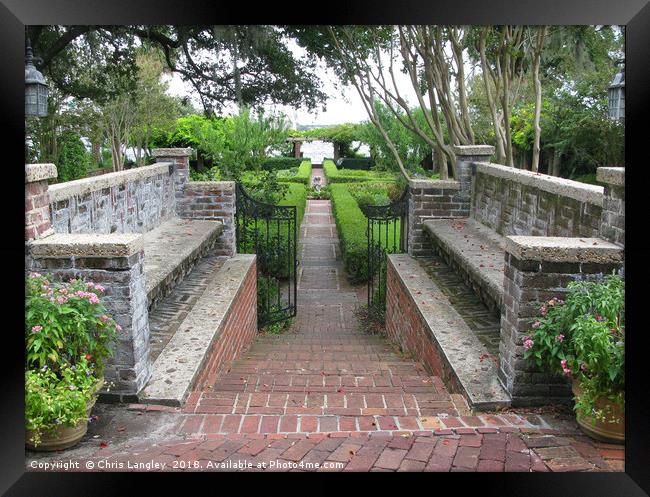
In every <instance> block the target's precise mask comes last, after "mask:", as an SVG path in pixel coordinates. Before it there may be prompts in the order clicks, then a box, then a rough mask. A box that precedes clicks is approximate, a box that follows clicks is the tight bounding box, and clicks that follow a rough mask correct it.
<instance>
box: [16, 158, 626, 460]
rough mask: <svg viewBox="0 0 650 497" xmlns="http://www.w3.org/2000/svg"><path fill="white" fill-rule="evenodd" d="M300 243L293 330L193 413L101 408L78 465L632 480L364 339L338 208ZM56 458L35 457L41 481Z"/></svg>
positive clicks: (588, 451)
mask: <svg viewBox="0 0 650 497" xmlns="http://www.w3.org/2000/svg"><path fill="white" fill-rule="evenodd" d="M315 174H318V170H315ZM300 235H301V241H300V252H299V254H300V255H299V257H300V269H299V281H298V292H299V300H298V317H297V318H296V319H295V321H294V323H293V324H292V326H291V328H290V329H289V330H288V331H286V332H285V333H283V334H281V335H268V336H260V337H258V339H257V340H256V341H255V343H254V344H253V345H252V347H251V348H250V350H248V351H247V352H246V353H245V354H244V356H243V357H242V358H241V359H239V360H237V361H235V362H234V363H233V364H232V366H231V367H230V369H229V370H227V371H224V372H223V373H222V374H221V375H220V376H219V377H218V378H217V381H216V382H215V384H214V385H210V386H209V387H208V388H206V389H205V390H203V391H195V392H193V393H192V394H191V395H190V397H189V399H188V402H187V404H186V406H185V407H184V408H183V409H173V408H165V407H161V406H148V407H147V406H141V405H131V406H129V408H128V409H125V407H124V406H121V407H114V406H109V405H98V406H97V407H96V410H95V412H96V413H98V416H99V419H98V421H97V422H96V423H93V424H91V427H90V430H89V435H88V436H87V437H86V438H85V439H84V441H82V443H81V444H80V445H79V446H78V447H76V448H74V449H72V450H68V451H66V452H65V458H66V459H75V458H76V459H77V460H79V461H81V467H80V468H79V469H80V470H83V469H84V465H85V462H86V461H90V462H91V464H93V465H94V466H93V468H92V469H93V470H96V469H98V468H99V469H101V470H116V471H124V470H129V469H130V470H148V469H150V468H153V469H159V470H160V469H161V470H230V471H232V470H237V469H249V470H283V471H287V470H291V471H300V470H343V469H344V470H347V471H394V470H404V471H423V470H424V471H450V470H451V471H504V470H505V471H548V470H565V471H566V470H571V471H573V470H577V471H584V470H588V471H594V470H606V471H611V470H622V469H623V467H622V466H623V462H622V458H623V451H622V448H621V447H620V446H610V445H607V444H593V443H592V442H590V441H589V440H588V439H587V438H585V437H582V436H580V435H579V434H578V432H577V431H576V428H575V423H571V422H566V421H565V422H561V421H557V420H555V419H550V418H549V417H547V416H538V415H525V414H515V413H501V414H497V413H493V414H481V415H471V413H470V412H469V410H468V409H467V404H466V403H465V401H464V399H463V398H462V396H460V395H455V394H450V393H449V392H447V390H446V389H445V386H444V384H443V383H442V381H441V380H440V378H438V377H435V376H430V375H428V374H427V372H426V371H425V370H424V368H423V367H422V366H421V365H420V364H418V363H416V362H414V361H412V360H411V359H409V358H408V357H404V356H403V355H402V354H400V353H399V351H397V350H395V349H394V348H393V347H392V346H391V344H389V343H388V342H387V341H386V340H385V339H384V338H383V337H380V336H376V335H369V334H367V333H365V332H364V331H362V330H361V328H360V325H359V322H358V320H357V318H356V316H355V313H354V310H355V307H356V306H357V305H358V304H359V303H360V302H363V301H364V300H365V295H364V291H365V288H354V287H351V286H350V285H349V284H348V283H347V280H346V278H345V274H344V272H343V268H342V263H341V260H340V252H339V243H338V238H337V232H336V226H335V224H334V220H333V218H332V215H331V206H330V203H329V201H327V200H310V201H308V204H307V209H306V212H305V216H304V220H303V225H302V226H301V233H300ZM57 457H58V458H59V459H61V458H62V456H61V455H58V456H57V455H54V456H52V455H51V454H50V455H37V454H34V453H28V454H27V460H28V461H27V462H28V469H32V468H30V462H31V461H32V460H36V461H51V460H56V459H57ZM139 463H142V464H145V463H146V464H149V465H150V466H149V467H147V466H144V467H141V466H138V464H139ZM156 464H158V466H155V465H156ZM162 464H165V466H164V467H161V466H160V465H162ZM102 465H103V466H102ZM249 465H250V466H249ZM258 465H259V466H258ZM323 465H325V466H323Z"/></svg>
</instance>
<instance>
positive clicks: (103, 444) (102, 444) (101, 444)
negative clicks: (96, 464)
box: [99, 442, 108, 449]
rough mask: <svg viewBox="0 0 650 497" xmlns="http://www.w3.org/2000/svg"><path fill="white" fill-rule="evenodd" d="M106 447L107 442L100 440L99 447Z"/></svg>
mask: <svg viewBox="0 0 650 497" xmlns="http://www.w3.org/2000/svg"><path fill="white" fill-rule="evenodd" d="M106 447H108V444H107V443H106V442H100V443H99V448H100V449H105V448H106Z"/></svg>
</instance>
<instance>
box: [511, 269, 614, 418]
mask: <svg viewBox="0 0 650 497" xmlns="http://www.w3.org/2000/svg"><path fill="white" fill-rule="evenodd" d="M532 327H533V332H532V334H531V335H529V336H526V337H524V341H523V345H524V349H525V352H524V358H526V359H528V360H530V361H531V362H534V363H535V364H536V365H537V366H538V367H540V368H543V369H545V370H547V371H548V372H550V373H554V374H562V375H564V376H566V377H568V378H572V379H576V380H578V382H579V383H580V386H581V390H582V393H581V395H580V397H579V398H577V399H576V405H575V409H576V411H577V414H578V416H581V417H587V416H593V417H594V418H595V419H600V420H602V421H608V422H612V421H613V422H616V421H615V420H610V419H607V413H604V412H602V411H600V410H596V409H595V405H596V400H597V398H598V397H600V396H606V397H608V398H609V399H610V400H612V401H614V402H615V403H617V404H619V405H620V406H621V407H622V406H623V403H624V389H625V290H624V281H623V279H622V278H621V277H620V276H618V275H609V276H606V277H605V278H604V279H602V280H601V281H574V282H571V283H569V285H568V293H567V296H566V302H564V301H562V300H559V299H556V298H554V299H551V300H550V301H548V302H546V303H545V304H544V305H543V306H542V307H541V309H540V316H539V317H538V318H537V319H536V321H535V322H534V323H533V325H532Z"/></svg>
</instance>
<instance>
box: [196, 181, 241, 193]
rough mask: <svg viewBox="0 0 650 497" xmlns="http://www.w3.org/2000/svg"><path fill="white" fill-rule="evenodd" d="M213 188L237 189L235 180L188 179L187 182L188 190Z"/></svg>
mask: <svg viewBox="0 0 650 497" xmlns="http://www.w3.org/2000/svg"><path fill="white" fill-rule="evenodd" d="M211 188H221V189H223V190H233V191H234V190H235V182H234V181H188V182H187V183H186V184H185V189H186V190H199V191H200V190H209V189H211Z"/></svg>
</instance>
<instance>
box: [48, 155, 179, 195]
mask: <svg viewBox="0 0 650 497" xmlns="http://www.w3.org/2000/svg"><path fill="white" fill-rule="evenodd" d="M160 174H162V175H167V176H168V175H169V163H168V162H156V163H155V164H151V165H150V166H142V167H136V168H133V169H127V170H126V171H118V172H115V173H108V174H101V175H99V176H91V177H90V178H83V179H77V180H74V181H66V182H65V183H57V184H56V185H50V188H49V192H50V202H58V201H60V200H65V199H67V198H70V197H74V196H76V195H84V194H86V193H90V192H94V191H97V190H103V189H104V188H110V187H113V186H117V185H123V184H126V183H129V182H131V181H137V180H140V179H144V178H148V177H150V176H157V175H160Z"/></svg>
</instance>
